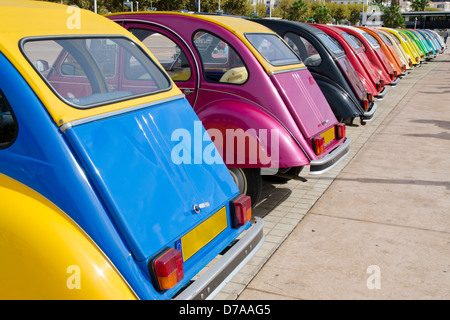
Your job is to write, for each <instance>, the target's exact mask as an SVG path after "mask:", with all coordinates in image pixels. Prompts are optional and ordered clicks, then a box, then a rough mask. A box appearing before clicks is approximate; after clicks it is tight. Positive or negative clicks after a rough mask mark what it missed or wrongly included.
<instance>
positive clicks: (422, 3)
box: [411, 0, 430, 11]
mask: <svg viewBox="0 0 450 320" xmlns="http://www.w3.org/2000/svg"><path fill="white" fill-rule="evenodd" d="M429 4H430V0H413V1H412V2H411V8H412V9H413V10H412V11H425V7H427V6H428V5H429Z"/></svg>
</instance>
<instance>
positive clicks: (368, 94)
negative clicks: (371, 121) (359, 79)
mask: <svg viewBox="0 0 450 320" xmlns="http://www.w3.org/2000/svg"><path fill="white" fill-rule="evenodd" d="M367 99H369V102H370V103H372V102H373V94H372V92H369V93H367Z"/></svg>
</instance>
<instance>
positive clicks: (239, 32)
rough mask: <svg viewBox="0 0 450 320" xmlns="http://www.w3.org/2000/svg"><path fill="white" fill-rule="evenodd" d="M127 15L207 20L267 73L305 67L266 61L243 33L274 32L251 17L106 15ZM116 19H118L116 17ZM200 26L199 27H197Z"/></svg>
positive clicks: (160, 13) (155, 12)
mask: <svg viewBox="0 0 450 320" xmlns="http://www.w3.org/2000/svg"><path fill="white" fill-rule="evenodd" d="M127 15H133V16H137V15H148V16H151V15H177V16H184V17H189V18H192V19H197V20H201V21H207V22H209V23H213V24H216V25H218V26H221V27H223V28H224V29H226V30H228V31H230V32H231V33H233V34H234V35H236V36H237V37H238V38H239V39H240V40H241V41H242V42H243V43H245V45H246V46H247V47H248V48H249V50H250V51H252V53H253V54H254V55H255V57H256V58H257V59H258V60H259V62H260V63H261V65H262V66H263V67H264V69H265V70H266V71H267V73H273V72H278V71H284V70H289V69H292V68H297V67H302V68H303V67H305V65H304V64H303V63H300V64H296V65H288V66H273V65H271V64H270V63H269V62H267V61H266V60H265V59H264V58H263V57H262V55H261V54H260V53H259V52H258V51H257V50H256V49H255V48H254V47H253V45H252V44H251V43H250V42H249V41H248V40H247V38H246V36H245V34H247V33H269V34H274V35H276V36H278V35H277V34H276V32H274V31H272V30H271V29H269V28H267V27H265V26H263V25H261V24H259V23H257V22H255V21H251V19H245V18H242V17H239V16H229V15H218V14H193V13H183V12H174V11H146V12H119V13H112V14H108V15H106V16H122V17H123V18H125V17H126V16H127ZM117 20H120V18H119V19H117ZM199 28H200V27H199Z"/></svg>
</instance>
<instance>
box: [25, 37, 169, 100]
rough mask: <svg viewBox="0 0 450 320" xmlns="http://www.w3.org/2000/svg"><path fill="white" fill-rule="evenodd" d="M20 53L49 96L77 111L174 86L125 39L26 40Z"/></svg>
mask: <svg viewBox="0 0 450 320" xmlns="http://www.w3.org/2000/svg"><path fill="white" fill-rule="evenodd" d="M22 49H23V52H24V54H25V56H26V57H27V59H28V60H29V61H30V63H31V64H32V65H33V66H34V67H35V69H36V70H37V71H38V72H39V74H40V75H41V77H42V78H43V79H44V80H45V81H46V83H47V84H48V86H49V87H50V88H51V89H52V90H53V92H55V94H56V95H57V96H59V97H60V98H61V99H62V100H63V101H65V102H66V103H68V104H70V105H72V106H74V107H77V108H90V107H95V106H100V105H104V104H107V103H112V102H115V101H121V100H126V99H130V98H134V97H138V96H143V95H149V94H153V93H157V92H161V91H166V90H169V89H170V88H171V86H172V82H171V81H170V78H169V77H168V76H167V75H166V73H165V72H164V71H162V70H161V68H160V67H159V66H158V65H157V64H156V63H155V62H154V61H153V60H152V59H151V58H150V57H149V56H148V55H147V54H146V53H145V52H144V51H143V50H142V49H141V48H140V47H139V46H138V45H136V44H135V43H134V42H132V41H131V40H129V39H126V38H121V37H111V38H105V37H74V38H53V39H38V40H34V39H28V40H26V41H24V43H23V46H22Z"/></svg>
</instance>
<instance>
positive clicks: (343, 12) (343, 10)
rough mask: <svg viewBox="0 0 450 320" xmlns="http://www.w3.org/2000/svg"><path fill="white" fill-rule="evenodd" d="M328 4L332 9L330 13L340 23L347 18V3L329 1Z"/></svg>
mask: <svg viewBox="0 0 450 320" xmlns="http://www.w3.org/2000/svg"><path fill="white" fill-rule="evenodd" d="M326 6H327V7H328V8H329V9H330V15H331V17H332V18H333V19H335V20H336V23H338V24H340V23H341V21H342V20H344V19H345V18H347V5H345V4H342V3H336V2H328V3H327V4H326Z"/></svg>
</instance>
